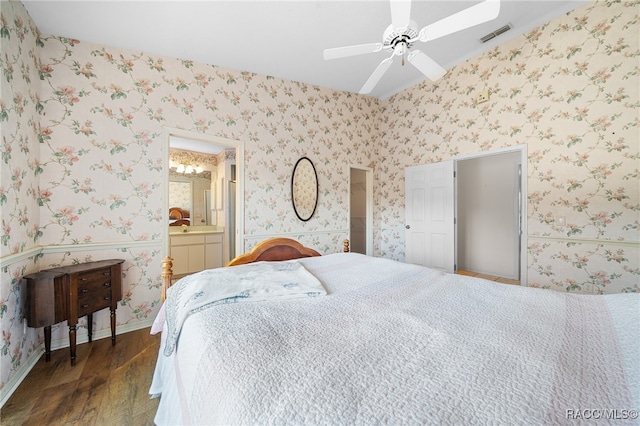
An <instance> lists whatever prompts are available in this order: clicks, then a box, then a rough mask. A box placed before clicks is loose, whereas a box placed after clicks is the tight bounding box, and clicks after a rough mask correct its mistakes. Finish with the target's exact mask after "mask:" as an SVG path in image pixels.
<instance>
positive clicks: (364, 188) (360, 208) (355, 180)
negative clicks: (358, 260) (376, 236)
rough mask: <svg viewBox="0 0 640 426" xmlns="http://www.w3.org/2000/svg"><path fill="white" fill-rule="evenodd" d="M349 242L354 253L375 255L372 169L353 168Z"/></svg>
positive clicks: (350, 188) (350, 192)
mask: <svg viewBox="0 0 640 426" xmlns="http://www.w3.org/2000/svg"><path fill="white" fill-rule="evenodd" d="M349 170H350V174H349V241H350V250H351V252H353V253H361V254H368V255H373V179H372V176H371V175H372V170H371V168H370V167H360V166H351V167H350V169H349Z"/></svg>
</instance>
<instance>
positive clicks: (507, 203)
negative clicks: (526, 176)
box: [455, 151, 522, 284]
mask: <svg viewBox="0 0 640 426" xmlns="http://www.w3.org/2000/svg"><path fill="white" fill-rule="evenodd" d="M455 170H456V179H455V183H456V240H457V241H456V270H457V272H458V273H463V274H465V275H473V276H478V277H482V278H487V279H490V280H493V281H500V282H505V283H509V284H519V281H520V275H521V265H520V238H521V235H520V224H521V217H520V200H521V199H522V194H521V187H520V182H521V155H520V152H518V151H511V152H503V153H498V154H491V155H482V156H476V157H473V158H463V159H459V160H457V161H456V163H455Z"/></svg>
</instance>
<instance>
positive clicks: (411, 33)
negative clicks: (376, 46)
mask: <svg viewBox="0 0 640 426" xmlns="http://www.w3.org/2000/svg"><path fill="white" fill-rule="evenodd" d="M417 27H418V25H417V24H416V22H415V21H410V22H409V26H408V27H407V28H395V27H394V26H393V25H389V26H388V27H387V29H386V30H384V34H383V35H382V44H383V46H384V48H385V49H387V50H389V51H391V50H395V48H396V46H398V45H399V44H402V45H404V49H405V50H406V49H408V48H410V47H411V46H413V43H410V42H409V40H412V39H415V38H416V37H417V36H418V30H417Z"/></svg>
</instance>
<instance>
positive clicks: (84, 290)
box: [80, 288, 89, 293]
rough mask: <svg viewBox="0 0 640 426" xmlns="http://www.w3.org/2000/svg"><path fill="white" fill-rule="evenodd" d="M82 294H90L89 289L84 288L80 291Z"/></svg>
mask: <svg viewBox="0 0 640 426" xmlns="http://www.w3.org/2000/svg"><path fill="white" fill-rule="evenodd" d="M80 291H81V292H82V293H89V289H87V288H83V289H82V290H80Z"/></svg>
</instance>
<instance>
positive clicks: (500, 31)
mask: <svg viewBox="0 0 640 426" xmlns="http://www.w3.org/2000/svg"><path fill="white" fill-rule="evenodd" d="M510 29H511V25H509V24H507V25H505V26H504V27H501V28H498V29H497V30H495V31H494V32H492V33H489V34H487V35H486V36H484V37H482V38H481V39H480V41H481V42H483V43H486V42H488V41H489V40H491V39H492V38H494V37H498V36H499V35H500V34H503V33H506V32H507V31H509V30H510Z"/></svg>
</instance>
